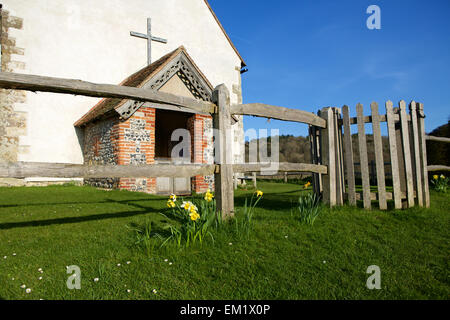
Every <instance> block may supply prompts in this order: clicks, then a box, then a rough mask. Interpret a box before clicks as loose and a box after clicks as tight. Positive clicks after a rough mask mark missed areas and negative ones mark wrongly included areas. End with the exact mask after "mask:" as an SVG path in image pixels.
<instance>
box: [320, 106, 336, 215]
mask: <svg viewBox="0 0 450 320" xmlns="http://www.w3.org/2000/svg"><path fill="white" fill-rule="evenodd" d="M320 117H321V118H323V119H325V120H326V121H327V127H326V128H325V129H321V134H320V139H321V145H320V152H321V158H322V164H323V165H325V166H327V167H328V173H327V174H324V175H322V186H323V192H322V199H323V201H324V202H325V203H327V204H329V205H330V207H333V206H335V205H336V202H337V197H336V144H335V142H336V139H335V130H334V128H335V126H334V115H333V109H332V108H322V110H321V111H320Z"/></svg>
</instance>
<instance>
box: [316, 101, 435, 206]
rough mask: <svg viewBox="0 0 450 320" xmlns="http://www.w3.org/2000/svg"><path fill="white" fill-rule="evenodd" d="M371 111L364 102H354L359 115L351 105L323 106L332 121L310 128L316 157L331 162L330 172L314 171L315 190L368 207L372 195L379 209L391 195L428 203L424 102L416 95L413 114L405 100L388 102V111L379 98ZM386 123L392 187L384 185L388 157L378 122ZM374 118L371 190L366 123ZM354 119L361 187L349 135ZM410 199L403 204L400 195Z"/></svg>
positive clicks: (324, 115)
mask: <svg viewBox="0 0 450 320" xmlns="http://www.w3.org/2000/svg"><path fill="white" fill-rule="evenodd" d="M370 108H371V115H370V116H364V114H363V106H362V105H361V104H358V105H357V106H356V112H357V117H355V118H350V115H349V107H348V106H343V107H342V109H340V108H323V109H322V110H320V112H319V115H320V116H321V117H322V118H324V119H326V120H327V123H330V124H332V125H331V126H329V127H327V128H326V129H319V128H315V127H311V128H310V133H311V134H310V136H311V145H312V152H313V163H322V164H324V165H326V166H328V168H329V172H328V175H323V176H321V177H320V176H319V175H315V177H314V179H313V181H314V182H315V183H316V186H315V190H316V191H317V192H320V191H322V194H323V199H324V200H325V201H326V202H328V203H329V204H330V205H336V204H337V205H341V204H343V203H344V201H345V200H348V202H349V204H350V205H356V203H357V200H362V201H363V205H364V208H366V209H370V208H371V206H372V200H378V206H379V208H380V209H382V210H385V209H387V200H390V199H392V200H394V206H395V208H402V207H412V206H414V204H415V201H416V202H417V204H418V205H419V206H425V207H429V205H430V196H429V186H428V170H429V169H430V168H427V158H426V135H425V127H424V118H425V115H424V113H423V104H422V103H416V102H414V101H412V102H411V103H410V105H409V111H410V112H409V114H407V112H406V103H405V102H404V101H400V102H399V107H398V108H393V104H392V102H391V101H388V102H386V104H385V108H386V114H385V115H380V114H379V110H378V104H377V103H376V102H373V103H372V104H371V105H370ZM381 122H386V123H387V131H388V140H389V155H390V159H389V160H390V164H391V176H392V183H393V186H392V192H387V191H386V182H385V168H384V166H385V160H388V159H383V146H382V137H381V128H380V123H381ZM366 123H371V124H372V131H373V138H374V148H375V167H376V170H375V172H376V182H377V183H376V187H377V189H376V190H377V191H376V192H372V191H371V184H370V175H369V163H368V156H367V142H366V134H365V124H366ZM351 125H357V130H358V149H359V150H358V152H359V158H360V163H359V165H360V167H361V169H360V171H361V180H362V192H357V190H356V186H355V163H354V161H353V158H354V150H353V147H352V139H351V130H350V127H351ZM403 200H406V201H405V202H404V203H403V204H402V201H403Z"/></svg>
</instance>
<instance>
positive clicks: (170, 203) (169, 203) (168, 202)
mask: <svg viewBox="0 0 450 320" xmlns="http://www.w3.org/2000/svg"><path fill="white" fill-rule="evenodd" d="M167 207H169V208H175V202H173V201H172V200H168V201H167Z"/></svg>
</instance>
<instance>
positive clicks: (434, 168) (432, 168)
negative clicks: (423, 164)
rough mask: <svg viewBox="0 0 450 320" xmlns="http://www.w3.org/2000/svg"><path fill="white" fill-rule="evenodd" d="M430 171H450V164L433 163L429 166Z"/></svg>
mask: <svg viewBox="0 0 450 320" xmlns="http://www.w3.org/2000/svg"><path fill="white" fill-rule="evenodd" d="M427 169H428V171H430V172H432V171H450V167H449V166H441V165H432V166H428V167H427Z"/></svg>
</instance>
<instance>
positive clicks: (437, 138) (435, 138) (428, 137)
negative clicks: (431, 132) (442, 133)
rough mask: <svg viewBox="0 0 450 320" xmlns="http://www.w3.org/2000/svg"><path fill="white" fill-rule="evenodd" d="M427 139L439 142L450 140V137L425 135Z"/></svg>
mask: <svg viewBox="0 0 450 320" xmlns="http://www.w3.org/2000/svg"><path fill="white" fill-rule="evenodd" d="M425 139H426V140H428V141H439V142H447V143H449V142H450V138H446V137H435V136H428V135H427V136H425Z"/></svg>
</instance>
